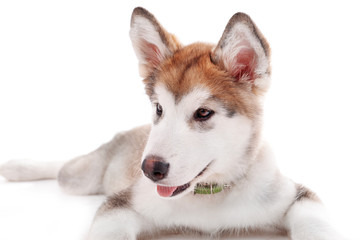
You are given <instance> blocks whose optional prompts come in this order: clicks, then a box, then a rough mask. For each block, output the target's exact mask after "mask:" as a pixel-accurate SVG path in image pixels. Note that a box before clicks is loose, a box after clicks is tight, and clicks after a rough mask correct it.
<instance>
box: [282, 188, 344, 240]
mask: <svg viewBox="0 0 360 240" xmlns="http://www.w3.org/2000/svg"><path fill="white" fill-rule="evenodd" d="M285 224H286V227H287V229H288V230H289V235H290V237H291V239H292V240H343V239H345V238H344V237H342V236H340V234H338V233H337V231H336V230H335V229H334V228H333V227H332V225H331V224H330V221H329V219H328V217H327V214H326V211H325V208H324V206H323V205H322V203H321V202H320V200H319V199H318V198H317V197H316V195H315V194H314V193H312V192H311V191H310V190H308V189H306V188H304V187H302V186H298V195H297V197H296V200H295V202H294V203H293V205H292V206H291V207H290V209H289V210H288V212H287V213H286V216H285Z"/></svg>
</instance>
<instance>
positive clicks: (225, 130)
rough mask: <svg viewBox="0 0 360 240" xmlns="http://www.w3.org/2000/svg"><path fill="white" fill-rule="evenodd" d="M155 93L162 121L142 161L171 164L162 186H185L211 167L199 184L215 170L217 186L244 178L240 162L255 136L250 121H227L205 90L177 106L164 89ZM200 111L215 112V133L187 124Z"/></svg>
mask: <svg viewBox="0 0 360 240" xmlns="http://www.w3.org/2000/svg"><path fill="white" fill-rule="evenodd" d="M155 92H156V96H158V99H157V102H158V103H160V104H161V105H162V107H163V117H162V119H161V121H160V122H159V123H158V124H156V125H154V126H152V129H151V132H150V136H149V140H148V143H147V145H146V148H145V150H144V154H143V158H142V159H145V157H146V156H148V155H158V156H161V157H163V158H164V159H166V161H167V162H169V163H170V172H169V175H168V176H167V178H166V179H164V181H160V182H159V184H163V185H168V186H180V185H183V184H186V183H187V182H190V181H191V180H193V179H194V178H195V177H196V176H197V175H198V174H199V173H200V172H201V171H202V170H203V169H204V168H205V167H206V166H207V165H208V164H210V163H211V165H210V166H209V168H208V169H207V171H206V172H205V174H204V175H203V176H202V177H200V178H199V179H198V181H200V180H201V179H203V178H205V177H209V174H210V173H211V172H212V168H216V173H217V175H216V176H213V177H214V178H216V181H217V182H227V181H231V179H233V178H234V175H238V176H241V172H242V171H245V170H246V167H245V166H244V165H245V164H244V163H243V162H242V161H237V160H238V159H242V157H243V155H244V152H245V151H246V147H247V144H248V142H249V138H250V136H251V133H252V132H251V121H250V120H249V119H247V118H246V117H245V116H241V115H236V116H234V117H232V118H228V117H226V112H225V110H224V109H223V108H222V106H221V104H220V103H218V102H215V101H210V100H209V99H208V98H209V97H210V96H211V95H210V93H209V91H208V90H206V89H205V88H196V89H193V90H192V91H191V92H190V93H189V94H187V95H186V96H184V97H183V98H182V99H181V100H180V101H179V102H178V103H175V99H174V96H173V94H172V93H171V92H169V91H168V90H167V89H166V88H165V87H164V86H163V85H159V86H157V87H156V89H155ZM200 107H205V108H209V109H212V110H214V111H215V112H216V113H215V115H214V116H213V117H212V118H211V119H210V120H209V121H208V124H210V125H213V126H214V129H212V130H210V131H206V132H198V131H194V130H193V129H191V128H190V127H189V126H188V124H187V121H188V120H189V119H191V118H192V116H193V114H194V112H195V111H196V110H197V109H198V108H200ZM154 112H155V111H154ZM220 133H221V134H220ZM219 136H221V138H218V137H219ZM201 146H207V147H206V148H204V147H201ZM234 161H237V162H238V163H237V166H234V165H233V164H228V163H229V162H234ZM244 161H246V159H244ZM208 180H210V179H208Z"/></svg>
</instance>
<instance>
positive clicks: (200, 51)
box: [144, 43, 261, 119]
mask: <svg viewBox="0 0 360 240" xmlns="http://www.w3.org/2000/svg"><path fill="white" fill-rule="evenodd" d="M212 49H213V46H212V45H208V44H203V43H195V44H191V45H188V46H186V47H183V48H180V49H178V50H177V51H175V53H174V54H173V56H172V57H170V58H168V59H166V60H165V61H163V62H162V63H161V64H160V65H159V66H158V68H157V69H156V70H155V71H154V72H153V73H151V74H150V76H149V77H147V78H145V80H144V82H145V84H146V88H147V93H148V95H149V96H150V97H152V95H153V94H154V87H155V85H157V84H160V83H161V84H163V85H165V86H166V88H167V89H168V90H169V91H171V92H172V93H173V94H174V96H175V99H176V100H177V101H178V100H180V99H181V97H182V96H184V95H186V94H187V93H189V92H190V91H191V90H192V89H194V88H196V87H204V88H205V89H208V90H209V91H210V93H211V94H212V96H213V98H215V99H217V100H220V101H221V102H222V103H223V105H224V107H225V108H226V109H227V110H228V111H229V112H239V113H241V114H245V115H246V116H248V117H249V118H252V119H254V118H256V117H257V116H258V115H259V114H260V113H261V107H260V103H259V102H258V96H257V95H256V94H254V92H253V91H251V86H250V84H251V83H240V82H238V81H236V79H235V78H234V77H232V76H231V75H230V74H229V73H228V72H227V71H225V70H223V69H222V68H221V67H220V66H218V65H217V64H214V63H213V62H212V61H211V57H210V55H211V52H212Z"/></svg>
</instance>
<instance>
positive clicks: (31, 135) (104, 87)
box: [0, 0, 360, 240]
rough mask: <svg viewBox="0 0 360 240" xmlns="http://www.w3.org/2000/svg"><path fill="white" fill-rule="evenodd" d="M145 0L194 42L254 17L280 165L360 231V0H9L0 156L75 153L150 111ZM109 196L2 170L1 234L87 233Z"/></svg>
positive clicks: (348, 228) (0, 29)
mask: <svg viewBox="0 0 360 240" xmlns="http://www.w3.org/2000/svg"><path fill="white" fill-rule="evenodd" d="M136 6H143V7H145V8H147V9H148V10H149V11H151V12H152V13H154V14H155V16H156V17H157V19H158V20H159V21H160V22H161V23H162V25H163V26H164V27H165V28H166V29H167V30H168V31H170V32H172V33H175V34H176V35H177V36H178V37H179V39H180V41H182V42H183V43H185V44H186V43H191V42H194V41H205V42H213V43H216V42H217V41H218V40H219V39H220V36H221V34H222V31H223V29H224V27H225V25H226V23H227V21H228V20H229V18H230V17H231V16H232V15H233V14H234V13H235V12H238V11H242V12H246V13H248V14H249V15H250V16H251V17H252V19H253V20H254V21H255V22H256V23H257V25H258V27H259V28H260V29H261V31H262V32H263V34H264V35H265V36H266V38H267V39H268V41H269V42H270V45H271V46H272V52H273V55H272V56H273V57H272V66H273V82H272V87H271V89H270V91H269V94H268V97H267V100H266V105H265V109H266V111H265V114H266V117H265V136H266V139H267V140H268V141H270V143H271V144H272V145H273V148H274V151H275V153H276V155H277V157H278V164H279V167H280V169H281V171H282V172H283V173H284V174H286V175H288V176H290V177H291V178H292V179H294V180H295V181H297V182H301V183H303V184H305V185H307V186H308V187H310V188H311V189H313V190H314V191H316V192H317V193H318V194H319V196H320V197H321V198H322V200H323V202H324V203H325V205H326V206H327V208H328V211H329V213H330V215H331V216H332V217H333V219H334V221H335V223H336V225H337V226H338V228H339V229H340V230H341V231H342V232H343V233H344V234H345V235H348V236H349V237H350V238H351V239H360V235H359V231H358V228H359V216H360V207H359V203H360V194H359V185H360V173H359V170H360V168H359V164H360V149H359V138H360V127H359V123H360V113H359V111H360V110H359V109H360V108H359V103H360V94H359V88H360V77H359V64H360V62H359V55H360V47H359V44H360V34H359V23H360V14H359V9H360V8H359V6H357V4H356V1H352V2H350V1H338V2H333V1H323V2H315V1H308V2H307V1H298V2H297V3H294V2H290V1H271V3H270V1H253V0H252V1H239V0H236V1H194V0H193V1H184V0H182V1H145V0H144V1H78V0H71V1H70V0H69V1H68V0H65V1H45V0H44V1H39V0H33V1H0V114H1V115H0V163H3V162H5V161H6V160H8V159H13V158H30V159H36V160H41V161H57V160H67V159H70V158H72V157H74V156H77V155H80V154H83V153H87V152H89V151H91V150H93V149H95V148H96V147H97V146H99V145H100V144H102V143H104V142H106V141H108V140H109V139H110V138H111V137H112V136H113V135H114V134H115V133H116V132H118V131H121V130H126V129H130V128H132V127H135V126H137V125H140V124H143V123H148V122H150V115H151V112H150V105H149V103H148V100H147V97H146V95H145V93H144V89H143V85H142V83H141V78H140V77H139V75H138V72H137V60H136V58H135V54H134V53H133V50H132V46H131V42H130V40H129V37H128V31H129V25H130V23H129V22H130V16H131V12H132V9H133V8H134V7H136ZM102 199H103V197H78V196H69V195H66V194H65V193H63V192H61V190H60V189H59V188H58V186H57V184H56V182H55V181H45V182H33V183H8V182H6V181H5V180H4V179H2V178H1V177H0V239H1V240H18V239H37V240H42V239H74V240H75V239H81V237H82V236H83V235H84V234H85V233H86V230H87V228H88V227H89V224H90V223H91V219H92V216H93V214H94V212H95V211H96V208H97V206H98V205H99V204H100V203H101V201H102Z"/></svg>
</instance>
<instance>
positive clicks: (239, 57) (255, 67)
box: [211, 13, 270, 90]
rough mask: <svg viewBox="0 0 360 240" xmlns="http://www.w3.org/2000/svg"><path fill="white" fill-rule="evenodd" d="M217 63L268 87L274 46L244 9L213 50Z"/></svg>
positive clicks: (244, 80) (247, 80) (242, 78)
mask: <svg viewBox="0 0 360 240" xmlns="http://www.w3.org/2000/svg"><path fill="white" fill-rule="evenodd" d="M211 59H212V61H213V62H214V63H215V64H218V65H220V67H222V68H223V69H225V70H226V71H228V72H229V73H230V75H231V76H232V77H234V78H235V79H236V81H239V82H242V83H251V84H252V86H254V85H255V86H257V87H259V88H264V89H263V90H266V89H267V86H268V85H269V79H268V78H269V75H270V47H269V45H268V43H267V41H266V40H265V38H264V37H263V35H262V34H261V32H260V31H259V30H258V29H257V27H256V25H255V24H254V23H253V22H252V20H251V19H250V17H249V16H248V15H246V14H244V13H236V14H235V15H234V16H233V17H232V18H231V19H230V21H229V23H228V24H227V26H226V28H225V31H224V33H223V35H222V37H221V39H220V41H219V43H218V45H217V46H216V48H215V49H214V50H213V52H212V54H211Z"/></svg>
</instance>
